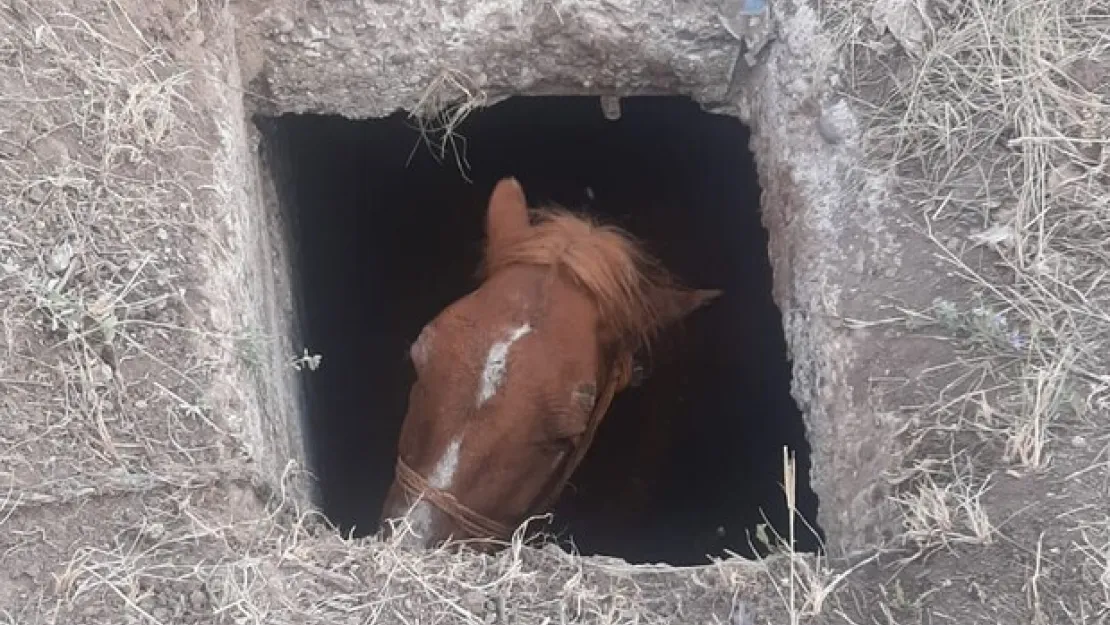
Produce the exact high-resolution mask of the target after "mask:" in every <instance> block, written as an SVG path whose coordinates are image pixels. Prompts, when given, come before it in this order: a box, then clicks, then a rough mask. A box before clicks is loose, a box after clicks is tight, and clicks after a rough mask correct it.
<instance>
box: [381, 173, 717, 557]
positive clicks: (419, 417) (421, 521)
mask: <svg viewBox="0 0 1110 625" xmlns="http://www.w3.org/2000/svg"><path fill="white" fill-rule="evenodd" d="M478 278H479V284H478V286H477V288H476V289H475V290H473V291H471V292H470V293H468V294H466V295H464V296H462V297H461V298H459V299H457V300H455V301H454V302H452V303H451V304H449V305H448V306H447V307H445V308H444V309H443V310H442V311H440V313H439V314H438V315H436V316H435V317H434V318H433V319H432V320H431V321H430V322H428V323H427V324H426V325H425V326H424V327H423V329H422V330H421V331H420V333H419V336H418V337H417V338H416V340H415V341H414V342H413V343H412V344H411V346H410V349H409V360H410V361H411V363H412V366H413V369H414V371H415V380H414V382H413V384H412V386H411V387H410V389H409V399H408V405H407V409H406V413H405V416H404V419H403V421H402V424H401V431H400V436H399V441H398V445H397V456H396V461H395V465H394V466H395V474H394V479H393V482H392V484H391V486H390V488H389V491H388V493H387V495H386V500H385V503H384V504H383V508H382V515H381V519H380V521H381V524H382V527H383V530H384V532H385V533H386V534H387V535H388V534H392V533H393V532H394V531H396V530H397V528H399V527H404V528H405V530H404V531H403V532H402V533H401V536H400V537H399V538H398V539H399V540H400V541H401V543H402V544H403V545H406V546H410V547H418V548H431V547H435V546H439V545H442V544H444V543H446V542H460V543H462V542H465V543H470V544H472V546H474V545H477V544H485V545H486V548H494V547H492V545H496V544H502V545H503V544H505V541H507V540H509V539H510V538H511V537H512V535H513V534H514V532H515V531H516V529H517V528H518V527H519V526H520V524H521V523H523V522H524V521H525V520H527V519H528V518H529V517H532V516H535V515H541V514H544V513H546V512H547V511H548V510H549V509H550V508H551V507H552V506H553V504H554V503H555V502H556V501H557V500H558V499H559V496H560V494H561V492H562V490H563V488H564V486H565V485H566V483H567V481H568V480H569V479H570V477H571V474H573V473H574V471H575V469H576V468H577V467H578V465H579V463H580V462H581V461H582V459H583V458H584V457H585V455H586V452H587V451H588V449H589V446H590V443H591V441H592V440H593V438H594V434H595V432H596V431H597V428H598V426H599V425H600V424H601V422H602V420H603V419H604V417H605V413H606V411H607V410H608V408H609V404H610V402H611V401H612V399H613V397H614V396H615V395H616V394H617V393H620V392H621V391H622V390H624V389H625V388H627V387H628V386H629V384H630V383H631V382H632V381H633V378H634V376H635V369H636V363H637V357H638V355H639V354H642V353H650V349H651V346H652V344H653V343H654V342H655V340H656V339H657V337H658V336H659V335H660V333H661V332H662V331H663V330H665V329H666V328H668V327H670V326H672V325H673V324H676V323H677V322H679V321H680V320H682V319H683V318H685V317H687V316H688V315H689V314H691V313H692V312H694V311H695V310H697V309H699V308H701V307H703V306H705V305H707V304H708V303H710V302H711V301H713V300H714V299H716V298H717V297H719V296H720V295H721V291H720V290H713V289H692V288H688V287H686V286H683V285H681V284H680V283H679V281H678V280H677V279H676V278H675V277H674V276H673V275H672V274H671V273H670V272H669V271H668V270H667V269H666V268H665V267H663V266H662V265H661V263H659V262H658V261H657V260H656V259H655V258H654V257H652V256H651V255H650V254H648V253H647V251H646V250H645V248H644V246H643V244H642V243H641V242H639V241H638V240H637V239H635V238H634V237H633V236H632V235H631V234H629V233H627V232H626V231H624V230H622V229H620V228H617V227H616V226H613V225H607V224H602V223H600V222H598V221H597V220H595V219H593V218H591V217H589V216H587V215H584V214H578V213H572V212H570V211H568V210H566V209H565V208H562V207H560V206H558V205H553V204H549V205H546V206H544V207H541V208H530V207H529V206H528V203H527V199H526V196H525V193H524V188H523V187H522V186H521V184H520V183H519V182H518V181H517V180H516V179H515V178H512V177H506V178H502V179H500V180H499V181H497V183H496V184H495V185H494V188H493V190H492V191H491V193H490V196H489V199H488V204H487V208H486V217H485V241H484V249H483V259H482V261H481V263H480V267H479V271H478ZM478 548H482V547H478Z"/></svg>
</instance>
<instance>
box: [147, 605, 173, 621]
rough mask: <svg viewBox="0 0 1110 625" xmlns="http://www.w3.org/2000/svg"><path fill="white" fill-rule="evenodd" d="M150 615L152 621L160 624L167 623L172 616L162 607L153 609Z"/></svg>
mask: <svg viewBox="0 0 1110 625" xmlns="http://www.w3.org/2000/svg"><path fill="white" fill-rule="evenodd" d="M150 615H151V616H153V617H154V619H155V620H156V621H158V622H160V623H168V622H169V620H170V616H172V615H171V614H170V611H169V610H168V609H166V608H162V607H158V608H154V610H153V611H152V612H151V613H150Z"/></svg>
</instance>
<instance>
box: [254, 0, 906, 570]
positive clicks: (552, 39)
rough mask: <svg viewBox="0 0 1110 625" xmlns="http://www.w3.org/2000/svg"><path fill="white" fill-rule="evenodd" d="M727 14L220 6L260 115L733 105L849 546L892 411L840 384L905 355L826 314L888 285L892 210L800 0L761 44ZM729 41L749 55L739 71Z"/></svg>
mask: <svg viewBox="0 0 1110 625" xmlns="http://www.w3.org/2000/svg"><path fill="white" fill-rule="evenodd" d="M296 7H300V8H296ZM730 9H731V10H732V11H733V14H732V15H734V14H735V10H736V9H735V7H732V6H731V5H730V3H725V4H724V5H722V6H721V7H718V6H715V5H710V4H699V3H672V2H669V1H659V2H635V3H605V4H594V3H581V2H562V3H539V4H536V5H530V6H525V5H521V4H517V3H500V2H493V3H482V2H465V3H457V4H454V5H450V6H442V7H439V8H435V7H432V6H430V5H418V6H407V5H405V6H402V5H394V4H379V3H363V4H350V5H346V4H344V5H332V4H326V5H320V6H317V7H316V8H311V7H309V8H307V9H306V8H304V7H301V6H300V5H299V4H296V3H288V4H286V3H274V2H268V3H265V4H262V3H245V4H244V5H241V6H240V7H239V9H238V11H237V15H238V19H239V26H240V30H239V41H240V49H241V52H245V53H246V55H247V56H248V57H250V56H253V55H258V56H257V57H256V58H254V60H253V61H251V62H249V63H248V62H245V63H244V66H245V69H247V68H249V69H254V70H256V71H258V73H257V74H256V75H254V76H250V74H249V73H248V80H249V82H250V84H251V85H253V88H254V90H255V91H259V92H261V93H263V94H264V95H265V97H264V98H257V99H251V101H252V103H254V105H255V106H256V108H257V110H258V111H259V112H263V113H268V114H274V113H279V112H317V113H339V114H342V115H347V116H352V117H373V116H381V115H384V114H388V113H391V112H393V111H395V110H398V109H404V110H409V111H413V110H418V111H421V112H428V110H427V109H426V108H423V107H425V106H426V103H427V102H428V101H429V100H427V99H425V98H426V97H427V96H428V95H429V93H431V99H430V101H432V102H434V103H435V104H436V105H437V106H442V105H445V104H447V103H448V101H449V100H452V99H464V100H465V99H467V98H470V99H474V100H477V101H478V102H481V103H491V102H494V101H496V100H498V99H500V98H503V97H507V96H508V95H510V94H522V95H543V94H575V93H580V94H581V93H584V94H608V93H617V94H620V95H652V94H660V93H668V94H675V93H677V94H685V95H689V96H691V97H693V98H694V99H696V100H697V101H699V102H700V103H701V104H702V105H703V106H704V107H705V108H706V109H707V110H711V111H717V112H724V113H733V114H739V115H743V116H745V117H750V121H751V122H752V123H753V125H754V129H755V131H756V133H755V137H756V138H755V140H754V142H753V149H755V150H756V152H757V158H758V159H759V163H760V173H761V177H762V179H763V180H764V188H765V191H766V198H767V200H766V202H765V206H764V209H765V211H766V223H767V225H768V228H769V229H770V231H771V238H772V244H771V251H770V253H771V256H772V259H773V262H774V266H775V271H776V277H775V280H776V284H777V285H778V288H777V292H776V298H777V301H778V302H779V303H780V307H781V308H782V309H783V311H784V319H785V324H786V330H787V335H788V341H789V344H790V346H791V350H792V354H793V356H794V358H795V371H796V373H795V383H794V393H795V396H796V398H797V399H798V401H799V402H800V404H801V405H802V407H803V408H804V409H805V410H806V413H807V420H808V423H809V427H810V432H811V437H810V438H811V444H812V445H813V447H814V452H813V459H814V462H813V471H812V473H813V479H814V483H815V487H816V490H817V492H818V494H819V497H820V498H821V508H820V512H819V515H820V516H819V522H820V523H821V525H822V527H823V528H824V529H825V531H826V532H827V534H828V536H829V542H830V547H832V548H833V549H834V551H838V552H839V551H841V550H852V549H857V548H860V547H863V546H864V545H869V544H876V541H877V540H878V539H879V538H880V537H881V536H882V534H883V533H884V532H885V533H886V534H888V535H889V534H890V533H892V532H893V531H894V529H895V528H894V527H892V525H891V524H892V522H893V521H892V515H891V509H890V507H889V505H884V503H883V502H884V501H885V494H886V491H885V490H884V488H883V486H882V483H881V481H880V480H878V479H876V478H877V476H878V475H879V474H880V473H881V471H883V470H885V469H888V468H889V467H890V466H891V463H892V461H893V458H892V456H891V454H890V451H889V448H890V435H891V432H893V430H894V428H895V427H896V425H897V424H895V423H893V422H884V421H883V420H882V419H881V417H880V414H881V408H880V407H878V406H875V405H872V404H871V402H870V401H869V399H868V396H867V394H866V393H860V392H858V391H854V390H853V389H856V388H865V387H866V384H865V383H864V384H861V382H862V381H866V380H867V379H868V377H869V376H870V375H872V374H873V372H874V370H875V367H879V366H883V363H886V364H887V365H889V364H890V363H897V362H899V361H900V360H901V359H903V358H904V356H905V354H904V352H903V351H900V350H899V348H898V347H897V346H896V345H894V344H891V345H884V346H882V347H880V348H879V349H878V350H877V353H881V354H883V355H884V358H886V359H888V360H884V361H883V362H877V361H872V362H868V361H862V360H861V359H860V358H859V356H858V350H857V343H858V342H859V341H860V340H861V339H864V337H861V336H860V335H859V334H858V333H851V332H848V331H847V330H845V329H844V328H842V327H838V325H837V321H836V317H837V315H838V314H840V313H841V311H842V309H843V308H844V307H845V306H851V304H852V303H853V302H859V303H861V304H860V307H865V306H866V305H867V304H866V303H870V302H872V301H874V300H875V298H876V297H877V296H878V295H879V294H880V293H881V292H882V291H883V290H884V289H887V288H888V286H889V285H887V284H879V283H876V282H873V281H870V280H869V278H870V276H868V275H864V274H866V273H872V272H873V271H874V268H875V267H876V266H884V267H885V266H894V265H896V264H897V262H898V259H899V257H900V255H901V253H902V251H901V249H900V248H899V246H898V245H897V244H895V241H894V238H893V237H892V236H891V230H892V228H894V224H893V223H890V222H891V220H892V219H894V216H893V215H891V214H886V215H884V213H883V212H882V211H881V210H880V207H879V205H878V199H877V198H878V197H879V192H878V191H876V190H875V187H876V186H881V184H882V183H881V181H878V180H862V179H861V178H860V177H859V174H858V172H856V171H855V170H854V169H853V164H854V163H855V162H856V160H857V159H858V158H859V156H860V155H859V149H858V139H859V137H858V132H857V131H856V130H855V126H856V124H855V121H854V117H853V114H852V112H851V111H850V110H849V109H848V107H847V106H846V105H845V104H844V103H843V102H839V103H837V102H834V101H829V100H828V98H827V96H826V95H825V94H827V93H829V92H830V91H831V83H830V80H832V79H834V76H835V64H836V60H837V59H836V56H835V49H834V47H833V45H832V43H831V42H830V41H829V40H828V39H827V38H826V37H823V36H822V35H821V34H820V32H819V24H818V21H817V17H816V15H815V14H814V12H813V11H812V10H811V9H810V8H809V7H808V6H806V5H801V6H794V5H792V4H789V3H779V4H777V5H776V8H775V11H776V13H775V15H776V17H777V18H778V22H777V24H775V31H776V32H778V33H779V37H780V38H782V41H781V45H775V46H772V47H770V48H768V51H767V52H763V53H761V52H762V51H761V50H759V49H748V43H750V42H752V41H753V40H754V41H755V42H757V43H756V46H758V42H760V39H759V37H758V35H759V34H760V33H759V32H758V31H757V30H756V29H755V28H754V26H756V25H755V24H751V25H749V30H748V31H744V30H742V28H743V26H744V24H743V23H739V24H738V23H737V21H736V20H730V19H728V16H729V15H730V14H729V13H728V10H730ZM741 40H743V41H744V42H745V43H743V44H742V43H741ZM743 52H748V53H749V54H747V55H746V59H750V60H752V61H754V60H755V59H757V58H760V57H766V58H765V59H764V60H763V64H762V66H761V67H759V66H758V65H757V67H759V69H754V70H753V69H752V68H751V66H750V65H749V63H748V60H746V59H745V58H744V56H742V53H743ZM249 69H248V71H249ZM444 72H447V73H446V74H445V73H444ZM445 76H447V77H449V79H450V80H446V81H445V80H444V77H445ZM734 77H735V81H734ZM830 137H831V138H830ZM868 185H870V186H868ZM861 188H867V189H868V193H862V194H861V193H860V192H859V189H861ZM864 256H866V257H867V258H868V261H867V264H868V267H866V268H863V267H861V266H860V262H861V260H860V259H861V258H863V257H864ZM907 286H910V285H907ZM864 302H866V303H864Z"/></svg>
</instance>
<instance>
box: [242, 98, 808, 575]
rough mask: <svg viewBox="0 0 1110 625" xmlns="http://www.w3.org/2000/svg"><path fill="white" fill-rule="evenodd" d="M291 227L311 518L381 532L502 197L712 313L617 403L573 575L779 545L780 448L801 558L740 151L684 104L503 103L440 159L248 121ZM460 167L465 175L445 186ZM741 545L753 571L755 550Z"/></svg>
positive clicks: (731, 131)
mask: <svg viewBox="0 0 1110 625" xmlns="http://www.w3.org/2000/svg"><path fill="white" fill-rule="evenodd" d="M259 123H260V127H261V129H262V130H263V134H264V136H265V143H266V147H267V153H268V155H269V157H268V159H267V160H268V161H270V165H271V171H270V175H271V176H272V178H273V180H274V182H275V186H276V188H277V189H278V194H279V203H280V204H281V206H282V210H283V211H284V214H285V216H286V218H287V220H288V222H289V224H290V225H291V228H290V230H291V241H292V246H293V250H292V252H291V257H292V262H293V264H294V267H295V271H294V275H295V278H296V279H295V282H296V284H297V287H296V288H297V289H298V291H299V292H298V296H297V298H296V299H297V300H298V302H299V311H298V316H299V318H300V325H301V327H300V331H299V335H300V340H301V341H302V342H303V343H304V344H305V345H307V346H309V347H310V349H311V351H313V352H318V353H321V354H323V356H324V361H323V365H322V366H321V367H320V368H319V369H318V370H316V371H314V372H312V373H311V374H308V375H306V376H304V380H305V382H304V384H305V388H304V394H305V399H306V401H305V403H304V405H305V412H306V414H305V415H304V420H303V423H304V431H305V432H306V438H307V440H306V441H305V445H306V449H307V452H308V458H309V463H310V465H311V469H312V470H313V472H314V473H315V474H316V476H317V478H318V497H319V500H318V505H319V506H320V508H321V509H322V511H323V512H324V513H325V514H326V515H327V516H328V517H329V518H330V519H331V521H332V522H333V523H335V524H336V525H338V526H339V527H340V529H341V530H342V531H344V533H347V532H353V533H354V535H356V536H357V535H365V534H369V533H373V532H375V531H377V529H378V528H377V519H378V516H379V512H380V509H381V504H382V501H383V499H384V497H385V493H386V490H387V489H388V487H389V484H390V481H391V480H392V476H393V463H394V458H395V453H396V440H397V436H398V432H399V429H400V424H401V419H402V417H403V416H404V413H405V406H406V402H407V396H408V389H409V385H410V383H411V381H412V372H411V364H410V363H409V362H408V360H407V358H406V353H407V350H408V347H409V345H410V343H411V341H412V340H413V339H414V338H415V337H416V336H417V334H418V333H419V331H420V329H421V327H422V326H423V325H424V323H426V322H427V321H428V320H429V319H431V318H432V317H434V316H435V315H436V314H437V313H438V312H439V311H440V310H441V309H442V308H443V307H444V306H445V305H447V304H449V303H450V302H452V301H453V300H455V299H456V298H458V297H460V296H461V295H463V294H465V293H466V292H467V291H469V290H471V289H473V288H474V287H475V286H476V282H475V277H474V276H475V268H476V266H477V263H478V262H479V258H480V252H481V243H482V235H483V219H484V213H485V206H486V201H487V199H488V195H489V191H490V189H491V188H492V186H493V184H494V182H495V181H496V180H498V179H499V178H501V177H502V176H506V175H513V176H516V177H517V178H518V179H519V180H520V181H521V182H522V183H523V185H524V188H525V190H526V192H527V193H528V196H529V203H530V204H531V205H537V204H542V203H545V202H551V201H553V202H557V203H560V204H562V205H564V206H567V207H569V208H571V209H576V210H587V211H590V212H593V213H595V214H598V215H601V216H602V217H603V218H605V219H606V220H607V221H610V222H614V223H617V224H619V225H621V226H623V227H625V228H626V229H628V230H629V231H631V232H632V233H633V234H635V235H637V236H638V237H640V238H641V239H643V240H644V241H645V242H646V243H647V244H648V246H649V248H650V249H651V250H652V251H653V253H655V254H656V255H657V256H658V257H660V258H661V259H662V261H663V262H664V263H665V264H666V265H667V266H668V267H669V268H671V269H672V270H673V271H674V272H675V273H676V274H677V275H678V276H679V277H680V278H681V279H682V280H683V281H684V282H685V283H687V284H689V285H691V286H696V287H699V288H720V289H723V290H724V292H725V293H724V295H723V296H722V297H721V298H720V299H719V300H717V301H716V302H714V303H713V305H712V306H710V307H708V308H706V309H704V310H701V311H698V312H697V313H695V315H693V316H692V317H690V318H689V319H688V320H687V322H686V323H685V324H684V325H683V326H682V328H681V330H680V332H679V334H678V335H677V336H676V337H675V340H674V341H671V342H669V343H667V344H666V345H668V346H670V349H664V350H663V351H662V352H661V353H660V354H659V355H658V357H657V358H656V359H655V361H654V362H653V363H652V365H651V368H650V369H649V371H648V378H647V379H646V380H645V382H644V384H643V385H642V386H640V387H639V388H633V389H630V390H628V391H626V392H625V393H624V394H622V395H621V396H619V397H618V398H617V400H616V401H614V403H613V406H612V408H611V409H610V412H609V414H608V416H607V417H606V421H605V422H604V424H603V426H602V428H601V430H600V431H599V433H598V438H597V440H596V441H595V443H594V446H593V448H592V450H591V453H590V454H589V455H588V456H587V459H586V461H585V462H584V463H583V465H582V467H581V468H580V469H579V471H578V472H577V473H576V475H575V477H574V478H573V479H572V482H571V486H570V487H569V488H568V489H567V490H566V491H565V494H564V496H563V498H562V500H561V501H560V502H559V504H558V506H557V508H556V511H555V512H556V515H555V523H554V526H553V527H552V528H549V529H553V530H555V531H556V532H557V534H558V535H559V536H561V537H562V538H564V539H566V540H568V541H573V544H574V545H575V546H576V548H578V549H579V550H580V551H581V552H582V553H584V554H606V555H612V556H617V557H621V558H624V559H626V560H629V561H631V562H669V563H672V564H691V563H703V562H705V561H706V556H707V555H711V556H722V555H725V553H726V550H727V551H732V552H735V553H738V554H741V555H753V554H754V553H755V552H756V551H760V549H759V547H760V544H759V539H758V538H757V537H756V528H757V526H759V525H760V524H762V523H765V522H769V524H770V528H768V531H767V532H766V533H767V534H768V535H771V536H773V534H774V532H777V533H779V534H781V535H783V536H785V535H786V533H787V520H788V518H789V516H790V513H789V512H788V510H787V507H786V502H785V498H784V495H783V487H782V479H783V473H782V465H783V447H784V446H786V447H788V448H789V449H790V450H791V451H792V452H793V453H795V454H796V456H797V460H798V464H797V476H798V483H797V484H796V486H795V487H796V491H797V503H798V513H799V517H798V518H797V519H796V520H797V528H798V529H797V532H798V536H797V543H796V545H795V548H796V549H799V550H810V551H812V550H815V549H816V547H817V542H818V538H817V536H815V535H814V533H813V532H811V531H809V530H808V529H806V526H807V525H808V526H810V527H813V528H816V517H817V501H816V497H815V495H814V493H813V491H812V489H811V488H810V486H809V483H808V476H809V467H810V464H809V445H808V443H807V442H806V439H805V431H804V425H803V422H802V417H801V414H800V411H799V410H798V408H797V406H796V405H795V403H794V401H793V400H792V399H791V396H790V390H789V387H790V376H791V370H790V362H789V360H788V359H787V349H786V345H785V340H784V337H783V329H782V322H781V318H780V315H779V311H778V309H777V307H776V306H775V304H774V302H773V301H772V298H771V271H770V263H769V260H768V256H767V233H766V232H765V231H764V229H763V227H762V225H761V222H760V212H759V202H760V190H759V186H758V181H757V178H756V173H755V164H754V161H753V157H752V155H751V153H750V151H749V150H748V147H747V146H748V130H747V129H746V128H745V127H744V126H743V124H741V123H740V122H739V121H738V120H736V119H734V118H730V117H725V116H718V115H711V114H708V113H705V112H703V111H702V110H701V109H700V108H699V107H698V105H697V104H695V103H694V102H692V101H690V100H688V99H686V98H679V97H643V98H629V99H625V100H622V101H621V111H620V117H619V118H618V119H616V120H610V119H608V118H607V116H606V114H605V113H604V112H603V109H602V107H601V105H600V103H599V99H598V98H595V97H514V98H510V99H508V100H505V101H503V102H501V103H499V104H496V105H493V106H490V107H488V108H486V109H482V110H479V111H476V112H474V113H472V114H471V115H470V116H469V117H468V118H467V119H466V121H465V122H464V123H463V124H462V126H461V127H460V128H458V129H457V133H458V138H457V140H456V142H455V146H456V149H455V150H454V151H449V152H448V154H447V155H446V157H445V158H442V159H439V158H437V156H438V155H436V154H433V152H432V151H431V150H429V148H428V146H427V145H426V144H424V143H422V139H421V135H420V132H419V131H418V130H417V129H416V128H415V125H414V124H413V122H412V120H411V119H410V118H409V117H408V116H407V115H406V114H403V113H397V114H395V115H393V116H391V117H388V118H384V119H376V120H363V121H353V120H349V119H345V118H340V117H325V116H307V115H304V116H302V115H285V116H282V117H278V118H266V119H261V120H259ZM460 164H461V166H460ZM753 544H754V545H755V546H756V550H755V551H753V549H752V545H753Z"/></svg>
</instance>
